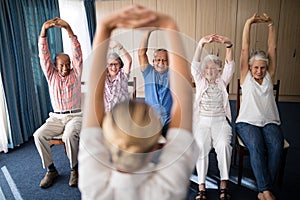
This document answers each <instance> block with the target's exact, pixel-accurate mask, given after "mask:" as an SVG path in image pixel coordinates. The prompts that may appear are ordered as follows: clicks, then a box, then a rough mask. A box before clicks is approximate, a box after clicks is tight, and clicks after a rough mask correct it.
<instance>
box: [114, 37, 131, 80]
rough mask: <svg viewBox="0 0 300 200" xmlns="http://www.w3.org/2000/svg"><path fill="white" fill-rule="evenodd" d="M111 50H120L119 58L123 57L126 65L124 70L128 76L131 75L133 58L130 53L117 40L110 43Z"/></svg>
mask: <svg viewBox="0 0 300 200" xmlns="http://www.w3.org/2000/svg"><path fill="white" fill-rule="evenodd" d="M109 48H110V49H118V51H119V56H120V57H121V59H122V61H123V63H124V66H123V69H124V71H125V73H126V74H129V73H130V69H131V65H132V58H131V56H130V54H129V53H128V51H127V50H126V49H125V48H124V46H123V45H122V44H121V43H120V42H118V41H116V40H111V41H110V43H109Z"/></svg>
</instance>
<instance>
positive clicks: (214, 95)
mask: <svg viewBox="0 0 300 200" xmlns="http://www.w3.org/2000/svg"><path fill="white" fill-rule="evenodd" d="M199 110H200V115H201V116H207V117H217V116H225V109H224V106H223V93H222V90H221V89H220V88H218V85H217V84H214V83H209V84H208V88H207V90H206V91H205V92H204V93H203V94H202V98H201V101H200V104H199Z"/></svg>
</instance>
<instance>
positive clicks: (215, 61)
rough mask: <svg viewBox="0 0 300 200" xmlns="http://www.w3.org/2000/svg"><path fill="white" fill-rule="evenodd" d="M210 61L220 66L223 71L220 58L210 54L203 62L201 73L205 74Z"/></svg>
mask: <svg viewBox="0 0 300 200" xmlns="http://www.w3.org/2000/svg"><path fill="white" fill-rule="evenodd" d="M209 61H211V62H213V63H215V64H217V65H218V66H219V68H220V69H222V61H221V60H220V58H219V57H218V56H216V55H214V54H209V55H207V56H205V57H204V58H203V60H202V63H201V73H203V72H204V70H205V67H206V63H207V62H209Z"/></svg>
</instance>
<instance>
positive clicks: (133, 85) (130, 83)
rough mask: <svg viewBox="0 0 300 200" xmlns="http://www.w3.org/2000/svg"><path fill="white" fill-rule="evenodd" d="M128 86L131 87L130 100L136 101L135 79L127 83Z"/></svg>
mask: <svg viewBox="0 0 300 200" xmlns="http://www.w3.org/2000/svg"><path fill="white" fill-rule="evenodd" d="M128 86H130V87H132V98H133V99H136V77H135V76H134V77H133V80H132V81H128Z"/></svg>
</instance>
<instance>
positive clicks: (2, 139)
mask: <svg viewBox="0 0 300 200" xmlns="http://www.w3.org/2000/svg"><path fill="white" fill-rule="evenodd" d="M10 131H11V130H10V123H9V117H8V112H7V105H6V99H5V94H4V90H3V85H2V77H1V73H0V152H2V151H4V152H5V153H7V151H8V139H7V137H8V135H10Z"/></svg>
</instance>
